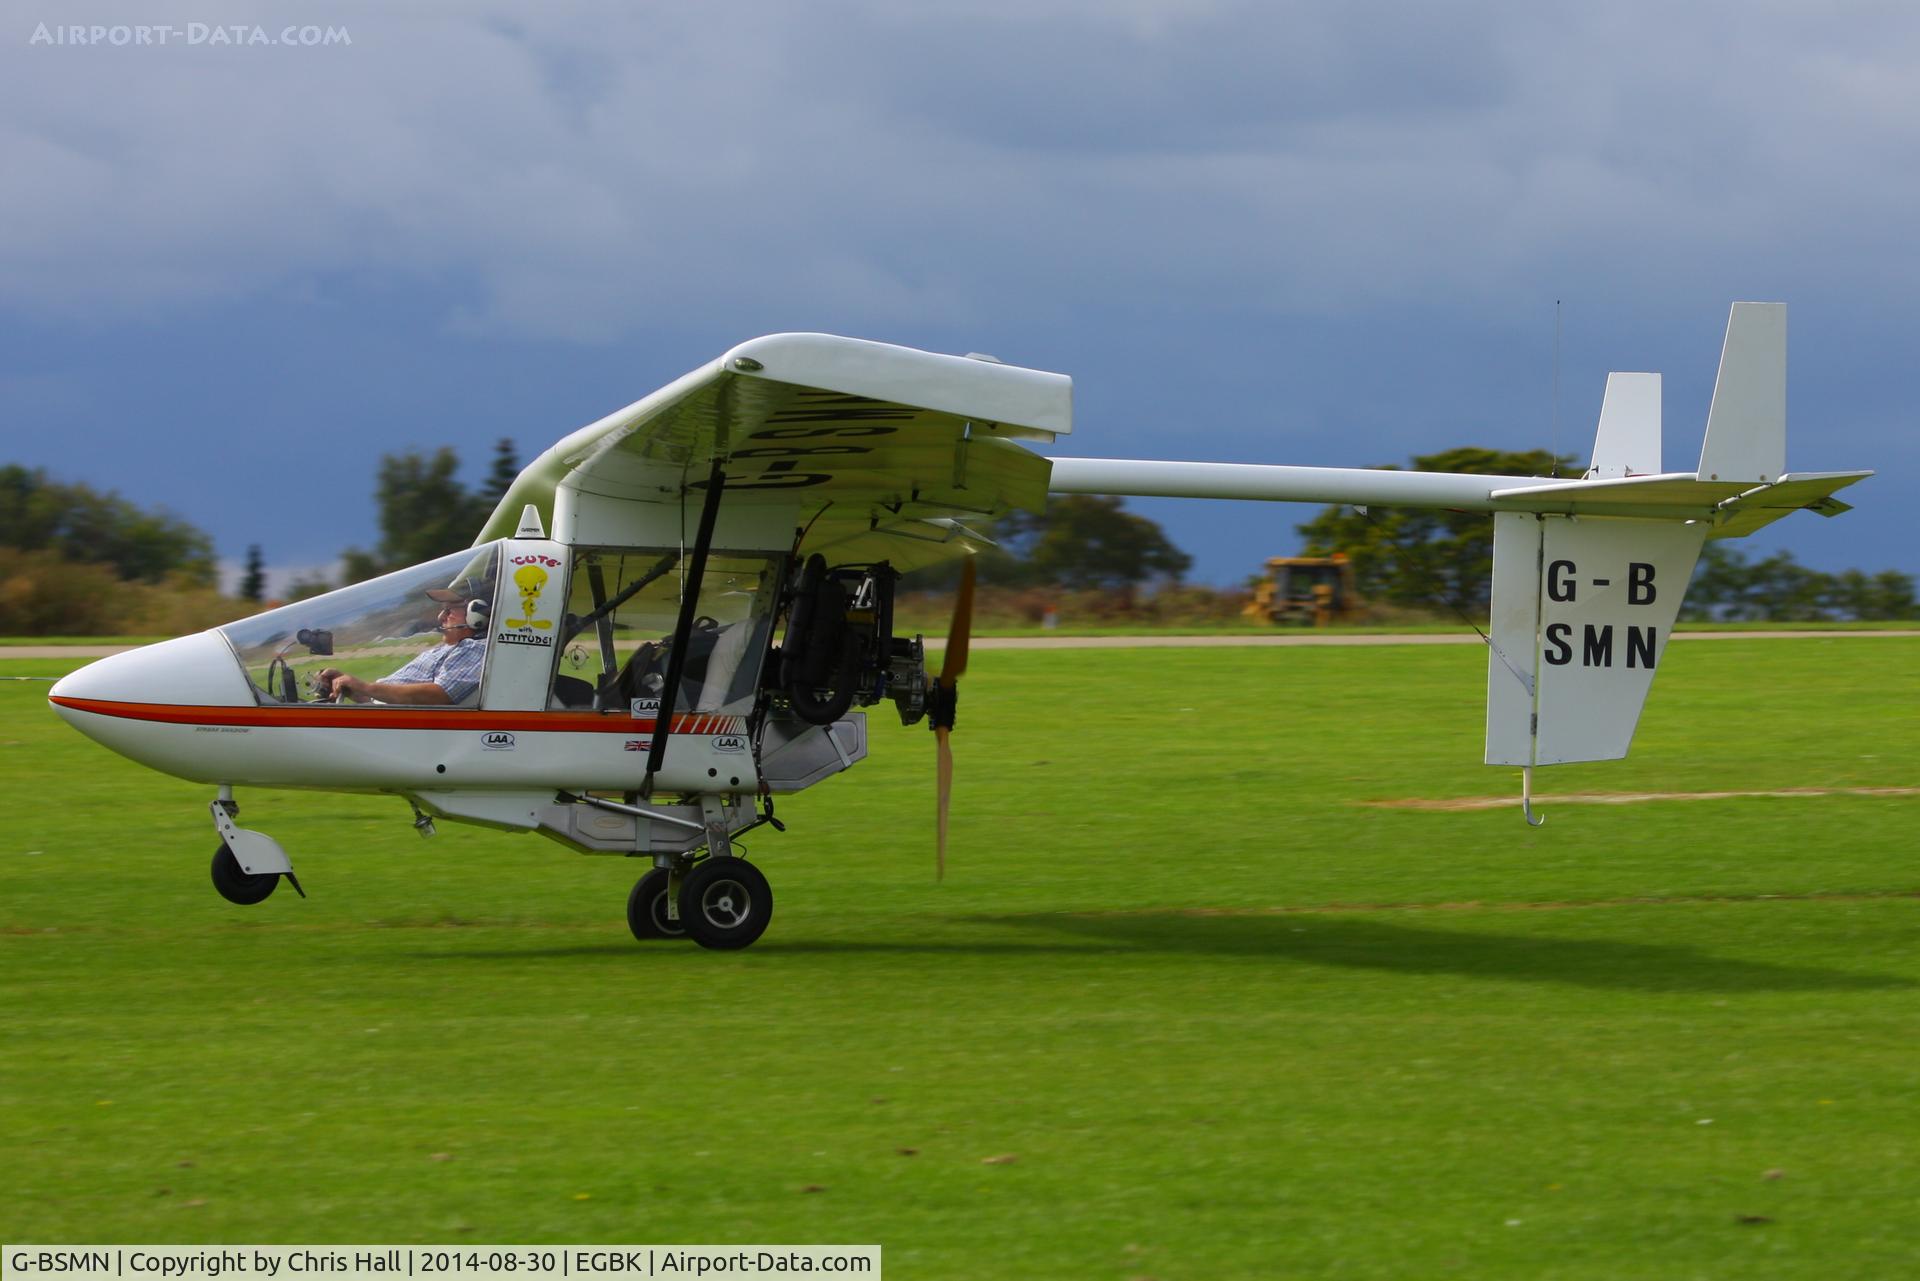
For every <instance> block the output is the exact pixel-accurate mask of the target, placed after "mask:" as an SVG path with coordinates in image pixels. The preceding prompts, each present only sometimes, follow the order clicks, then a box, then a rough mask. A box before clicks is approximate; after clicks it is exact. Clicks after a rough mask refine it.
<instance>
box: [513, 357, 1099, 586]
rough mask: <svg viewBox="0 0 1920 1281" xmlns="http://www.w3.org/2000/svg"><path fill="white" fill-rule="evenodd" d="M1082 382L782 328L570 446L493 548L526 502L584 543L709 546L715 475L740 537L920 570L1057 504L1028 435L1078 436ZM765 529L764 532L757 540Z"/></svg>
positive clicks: (562, 447) (560, 532) (518, 501)
mask: <svg viewBox="0 0 1920 1281" xmlns="http://www.w3.org/2000/svg"><path fill="white" fill-rule="evenodd" d="M1072 418H1073V381H1072V379H1070V378H1068V377H1066V376H1065V375H1062V374H1053V373H1043V372H1040V371H1038V370H1032V369H1021V368H1017V367H1014V366H1011V365H1003V364H1001V363H999V362H998V361H995V360H992V359H991V358H986V357H963V356H942V355H935V354H932V353H929V352H924V351H915V350H913V349H911V348H907V347H895V346H889V345H887V344H885V343H876V342H866V341H863V340H860V339H854V338H840V337H835V336H833V335H830V334H775V335H772V336H769V337H765V338H756V339H754V340H753V341H751V342H747V343H743V344H741V345H740V346H738V347H735V348H733V349H732V350H731V351H729V352H727V353H726V354H725V355H723V356H721V357H720V358H719V359H718V360H716V361H713V362H712V363H710V364H708V365H705V366H703V367H701V368H699V369H696V370H694V371H693V372H692V373H689V374H687V375H686V376H684V377H682V378H680V379H678V380H677V381H675V382H673V383H671V384H669V385H668V386H666V387H663V388H661V389H660V390H659V391H656V392H654V393H653V394H652V395H650V396H648V397H646V398H645V399H643V400H640V401H637V402H635V403H634V404H632V405H629V406H627V407H626V408H625V409H622V410H619V411H618V412H616V413H613V414H609V415H608V416H607V417H605V418H603V419H601V420H600V421H599V422H597V423H593V424H591V425H590V426H587V427H583V428H581V429H580V430H579V431H577V432H574V433H573V434H572V435H570V436H568V437H566V438H565V439H564V440H562V441H560V442H559V443H558V444H556V445H554V446H553V447H552V448H551V449H549V450H547V451H546V452H545V453H544V454H542V455H541V456H540V457H539V458H537V459H535V460H534V461H533V462H532V463H531V464H529V465H528V466H527V468H526V469H525V470H524V471H522V472H521V474H520V476H519V478H518V479H517V480H515V481H514V483H513V485H512V487H511V488H510V489H509V490H508V491H507V493H506V495H505V496H504V497H503V498H502V499H501V501H500V504H499V506H498V507H497V508H495V510H494V513H493V515H492V516H491V517H490V518H489V520H488V522H487V524H486V527H485V528H484V529H482V530H481V532H480V536H479V539H478V540H476V541H485V540H487V539H490V538H496V537H501V536H505V535H510V534H513V533H514V532H516V529H517V528H518V526H519V522H520V517H521V513H522V511H523V510H524V509H525V507H526V506H527V505H529V504H531V505H532V506H533V507H534V508H535V509H536V510H538V511H539V512H540V513H541V514H542V517H543V520H544V521H545V523H546V524H547V527H548V528H549V529H550V530H551V531H552V533H553V536H554V537H556V538H561V539H564V540H566V541H570V542H581V541H584V542H591V541H606V542H621V541H634V540H635V539H634V537H633V536H634V534H635V531H636V530H640V531H643V532H644V533H645V534H650V536H642V537H639V538H638V541H653V542H668V543H670V542H672V541H674V538H673V537H672V536H671V535H676V534H678V535H683V537H682V538H681V541H689V540H690V539H691V536H692V524H693V516H694V515H697V513H698V510H699V506H700V499H701V493H702V491H703V490H704V489H705V488H706V486H707V485H708V483H709V481H710V479H711V476H712V469H713V467H714V466H715V465H716V464H718V465H720V466H721V467H722V469H723V474H724V478H725V479H724V485H723V489H724V496H725V501H724V505H723V508H722V511H723V513H724V516H723V519H724V520H725V522H726V523H727V524H728V525H729V526H730V527H731V528H732V529H733V530H735V531H739V532H736V533H734V534H733V535H731V536H730V537H724V538H723V541H729V542H732V543H734V544H735V545H744V543H743V541H742V540H745V542H746V543H757V544H758V545H761V546H766V547H769V548H773V547H777V548H780V549H785V548H787V547H788V546H790V545H791V544H792V543H793V539H794V536H795V531H798V530H804V531H805V533H804V538H803V541H802V543H801V545H800V548H799V550H800V551H802V552H809V553H810V552H816V551H817V552H821V553H822V554H824V555H825V556H826V557H827V558H828V559H829V560H831V561H834V562H836V563H858V562H871V561H879V560H887V561H890V562H891V563H892V564H893V566H894V567H895V568H896V569H902V570H905V569H912V568H916V567H918V566H921V565H926V564H930V563H934V562H937V561H940V560H943V559H947V558H949V557H952V556H957V555H964V554H966V553H967V552H968V551H970V550H973V549H975V548H977V547H979V546H981V545H984V543H985V541H986V540H985V539H984V538H983V537H981V536H980V535H979V534H976V533H974V532H973V531H972V530H969V529H968V528H967V527H966V525H965V524H964V522H965V521H966V520H968V519H969V518H974V519H978V520H981V521H990V520H992V519H994V518H996V517H998V516H1001V515H1004V514H1006V513H1007V512H1008V511H1010V510H1012V509H1014V508H1024V509H1027V510H1031V511H1037V510H1039V509H1040V507H1041V506H1042V505H1043V504H1044V503H1045V502H1046V494H1047V479H1048V472H1049V469H1050V466H1051V464H1050V463H1049V461H1048V460H1047V459H1045V458H1043V457H1041V456H1039V455H1037V454H1034V453H1032V452H1030V451H1029V450H1027V449H1024V448H1022V447H1021V446H1020V445H1018V444H1016V443H1014V442H1015V441H1038V442H1051V441H1052V440H1054V439H1055V437H1057V436H1060V435H1064V434H1066V433H1067V432H1068V431H1069V430H1070V429H1071V427H1072ZM755 531H758V532H757V533H756V532H755Z"/></svg>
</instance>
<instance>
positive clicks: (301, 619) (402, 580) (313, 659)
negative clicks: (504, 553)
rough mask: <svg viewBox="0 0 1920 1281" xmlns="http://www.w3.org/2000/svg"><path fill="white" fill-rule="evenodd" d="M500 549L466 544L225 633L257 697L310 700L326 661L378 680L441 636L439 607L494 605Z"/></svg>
mask: <svg viewBox="0 0 1920 1281" xmlns="http://www.w3.org/2000/svg"><path fill="white" fill-rule="evenodd" d="M499 555H500V552H499V544H497V543H489V544H487V545H486V546H484V547H475V548H469V549H468V550H466V551H462V552H455V553H454V554H453V555H451V556H443V557H441V558H440V559H439V560H435V561H429V562H427V563H426V564H424V565H415V566H413V567H412V568H411V569H403V570H399V571H397V572H395V573H392V574H387V575H384V576H382V577H380V578H374V579H369V580H368V581H366V582H364V583H355V584H354V585H353V586H351V587H343V588H341V589H340V590H339V591H336V592H328V593H327V594H326V595H324V596H316V597H314V598H313V599H311V600H303V601H295V602H294V603H293V604H291V605H283V606H281V607H280V608H279V609H273V610H268V611H267V612H266V613H264V614H256V615H254V616H253V617H252V618H245V619H242V620H240V621H239V622H237V623H229V624H227V626H225V627H222V628H220V634H221V635H223V636H225V637H226V638H227V642H228V643H229V644H230V645H232V646H233V652H234V653H235V654H236V655H237V656H238V657H239V659H240V664H241V666H242V667H244V668H246V671H247V678H248V679H249V680H250V681H252V682H253V691H254V697H255V698H256V699H258V700H259V701H260V702H262V703H296V702H310V701H313V700H314V697H315V691H314V688H313V676H314V674H315V673H317V672H319V671H320V670H321V669H323V668H333V669H335V670H337V671H342V672H347V673H349V674H351V675H354V676H359V677H362V678H364V679H366V680H369V681H377V680H381V679H383V678H384V677H387V676H389V675H391V674H392V673H393V672H395V671H397V670H399V669H400V668H402V667H404V666H406V664H407V663H409V662H411V661H412V660H413V659H414V658H416V657H418V656H419V655H420V654H421V653H422V652H423V651H426V650H429V649H431V648H432V647H433V646H436V645H439V644H441V643H442V635H441V633H440V631H439V630H438V628H439V614H440V611H441V609H442V608H444V607H445V606H446V605H447V604H449V603H452V604H457V605H461V606H462V607H463V609H464V607H465V606H467V605H470V604H471V603H473V602H475V601H478V602H481V603H482V605H483V607H484V608H487V609H490V608H491V607H492V603H493V591H494V581H495V570H496V568H497V565H498V561H499ZM428 592H433V593H435V595H433V596H429V595H428ZM480 634H481V635H482V636H484V635H485V634H486V632H485V625H484V622H483V623H482V627H481V633H480ZM462 701H465V702H467V703H472V702H474V701H476V700H475V699H474V698H471V697H470V698H467V699H465V700H462ZM329 705H330V706H331V705H332V704H329ZM341 705H342V706H348V705H350V704H341Z"/></svg>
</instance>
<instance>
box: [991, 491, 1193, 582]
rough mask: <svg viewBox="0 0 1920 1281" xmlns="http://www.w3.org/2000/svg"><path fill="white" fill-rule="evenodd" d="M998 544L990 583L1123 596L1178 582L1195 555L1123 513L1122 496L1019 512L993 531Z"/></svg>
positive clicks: (1079, 498)
mask: <svg viewBox="0 0 1920 1281" xmlns="http://www.w3.org/2000/svg"><path fill="white" fill-rule="evenodd" d="M993 537H994V539H995V541H996V542H998V543H999V544H1000V545H999V547H998V548H996V549H995V550H993V551H991V552H988V553H987V554H986V555H985V556H984V557H983V563H982V564H981V566H980V573H981V576H982V577H983V578H985V579H986V581H988V582H991V583H995V584H998V585H1001V586H1006V587H1027V586H1039V585H1042V584H1045V585H1049V586H1058V587H1066V588H1070V589H1074V590H1104V591H1118V590H1123V589H1126V588H1132V587H1138V586H1140V585H1142V584H1143V583H1147V582H1151V581H1153V580H1156V579H1169V580H1172V581H1175V582H1178V581H1179V579H1180V577H1181V575H1183V574H1185V573H1186V572H1187V570H1189V569H1191V568H1192V567H1193V557H1191V556H1189V555H1187V554H1186V553H1185V552H1183V551H1181V550H1180V549H1179V548H1178V547H1176V546H1174V545H1173V542H1172V540H1170V539H1169V538H1168V537H1167V535H1166V532H1165V531H1164V530H1162V529H1161V528H1160V526H1159V525H1158V524H1157V523H1155V522H1154V521H1151V520H1149V519H1147V518H1146V517H1145V516H1138V515H1135V514H1134V513H1132V512H1129V511H1126V510H1124V508H1123V507H1122V505H1121V501H1120V499H1118V498H1109V497H1104V496H1100V495H1093V494H1073V495H1069V496H1067V497H1063V498H1051V499H1048V500H1047V506H1046V510H1045V511H1042V512H1037V513H1036V512H1014V513H1012V514H1011V515H1008V516H1006V517H1003V518H1002V519H1001V520H1000V521H999V522H998V523H997V524H996V525H995V527H994V533H993Z"/></svg>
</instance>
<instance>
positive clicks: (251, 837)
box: [207, 784, 307, 904]
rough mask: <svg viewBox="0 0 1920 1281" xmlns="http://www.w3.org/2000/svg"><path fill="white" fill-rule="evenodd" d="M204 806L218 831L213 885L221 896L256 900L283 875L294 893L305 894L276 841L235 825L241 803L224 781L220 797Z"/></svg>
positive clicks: (237, 900) (232, 900)
mask: <svg viewBox="0 0 1920 1281" xmlns="http://www.w3.org/2000/svg"><path fill="white" fill-rule="evenodd" d="M207 808H208V809H209V810H210V811H211V812H212V814H213V826H214V830H215V831H217V832H219V833H220V849H219V850H218V851H217V852H216V853H215V854H214V856H213V888H214V889H216V890H218V891H220V897H222V898H224V899H226V900H227V902H229V903H241V904H251V903H258V902H260V901H261V900H263V899H265V898H266V897H267V895H269V894H271V893H273V891H274V890H275V889H276V888H277V887H278V886H279V884H280V878H281V877H283V876H284V877H286V878H287V880H288V882H289V883H290V884H291V885H292V886H293V890H294V893H296V894H298V895H299V896H300V897H301V898H305V897H306V896H307V892H306V891H305V890H303V889H301V888H300V882H299V880H298V879H297V878H296V877H295V876H294V874H293V864H292V863H290V862H288V861H287V852H286V851H285V850H283V849H281V848H280V843H279V842H278V841H276V840H274V839H273V838H272V837H271V836H267V835H265V834H263V833H260V832H249V831H247V830H246V829H244V828H241V827H236V826H235V825H234V822H233V819H234V816H235V815H236V814H238V813H239V812H240V806H239V805H238V804H236V803H235V802H234V799H233V789H232V788H231V787H228V786H225V785H224V784H223V785H222V786H221V788H220V796H219V799H217V800H215V801H214V802H213V803H212V804H211V805H209V806H208V807H207Z"/></svg>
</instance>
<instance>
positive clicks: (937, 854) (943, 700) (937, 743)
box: [927, 556, 973, 881]
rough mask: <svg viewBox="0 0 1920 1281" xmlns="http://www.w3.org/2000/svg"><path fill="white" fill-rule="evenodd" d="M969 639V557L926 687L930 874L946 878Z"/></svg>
mask: <svg viewBox="0 0 1920 1281" xmlns="http://www.w3.org/2000/svg"><path fill="white" fill-rule="evenodd" d="M972 639H973V558H972V557H971V556H969V557H968V558H967V561H966V564H964V565H962V566H961V567H960V590H959V591H958V592H956V593H955V594H954V597H953V622H952V624H951V625H949V626H948V628H947V653H946V657H945V658H943V659H942V660H941V662H940V675H939V676H938V677H936V678H935V679H934V682H933V687H932V688H931V689H930V690H928V691H927V693H928V707H927V712H928V716H927V719H928V721H929V723H931V724H932V726H933V741H934V768H935V778H936V783H937V796H938V802H939V840H938V842H937V843H936V845H935V846H934V864H933V876H934V879H935V880H937V881H944V880H946V879H947V810H948V808H949V806H950V805H951V804H952V801H953V744H952V743H950V742H948V741H947V736H948V735H949V734H951V733H952V732H953V715H954V705H955V703H956V701H957V700H958V698H959V693H960V691H959V688H958V685H959V680H960V674H961V673H962V672H964V671H966V670H967V643H968V642H969V641H970V640H972Z"/></svg>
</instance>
